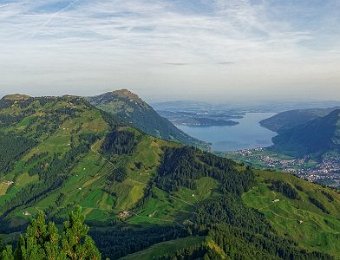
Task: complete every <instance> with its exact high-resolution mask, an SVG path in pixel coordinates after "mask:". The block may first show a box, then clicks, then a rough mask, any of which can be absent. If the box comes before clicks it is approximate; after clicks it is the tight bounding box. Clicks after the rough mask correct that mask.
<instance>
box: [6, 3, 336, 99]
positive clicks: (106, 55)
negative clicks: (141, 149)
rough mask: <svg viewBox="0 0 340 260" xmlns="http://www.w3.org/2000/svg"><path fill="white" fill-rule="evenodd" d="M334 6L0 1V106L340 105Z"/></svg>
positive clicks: (316, 4)
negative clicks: (134, 97)
mask: <svg viewBox="0 0 340 260" xmlns="http://www.w3.org/2000/svg"><path fill="white" fill-rule="evenodd" d="M339 25H340V1H339V0H253V1H251V0H215V1H214V0H98V1H97V0H74V1H69V0H61V1H57V0H27V1H26V0H22V1H19V0H0V96H1V95H4V94H7V93H13V92H21V93H28V94H32V95H61V94H65V93H69V94H79V95H92V94H98V93H101V92H106V91H110V90H114V89H118V88H129V89H131V90H133V91H135V92H137V93H138V94H140V95H141V96H142V97H147V98H149V99H150V98H151V99H162V100H164V99H167V98H169V99H194V98H197V99H200V100H220V101H223V100H225V101H228V100H229V101H230V100H239V99H245V100H247V99H252V100H254V99H270V98H275V99H281V98H283V99H286V98H294V99H296V98H305V99H333V100H334V99H337V100H340V26H339Z"/></svg>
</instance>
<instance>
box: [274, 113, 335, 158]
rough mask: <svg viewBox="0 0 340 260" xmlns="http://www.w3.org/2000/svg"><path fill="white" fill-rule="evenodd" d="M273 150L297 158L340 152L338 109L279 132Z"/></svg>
mask: <svg viewBox="0 0 340 260" xmlns="http://www.w3.org/2000/svg"><path fill="white" fill-rule="evenodd" d="M273 143H274V146H273V149H275V150H278V151H281V152H283V153H287V154H291V155H293V156H297V157H303V156H306V155H316V156H320V155H322V154H325V153H327V152H330V151H335V152H340V109H336V110H334V111H333V112H331V113H330V114H328V115H327V116H324V117H319V118H316V119H314V120H311V121H308V122H307V123H304V124H300V125H298V126H296V127H293V128H290V129H287V130H281V131H280V133H279V135H278V136H276V137H274V138H273Z"/></svg>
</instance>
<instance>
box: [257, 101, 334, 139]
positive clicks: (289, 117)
mask: <svg viewBox="0 0 340 260" xmlns="http://www.w3.org/2000/svg"><path fill="white" fill-rule="evenodd" d="M336 109H337V108H336V107H334V108H315V109H296V110H290V111H285V112H281V113H278V114H277V115H274V116H272V117H270V118H268V119H265V120H262V121H261V122H260V124H261V125H262V126H263V127H266V128H268V129H269V130H272V131H274V132H278V133H280V132H283V131H285V130H288V129H291V128H294V127H296V126H299V125H303V124H305V123H307V122H309V121H312V120H314V119H317V118H320V117H324V116H326V115H328V114H329V113H331V112H332V111H334V110H336Z"/></svg>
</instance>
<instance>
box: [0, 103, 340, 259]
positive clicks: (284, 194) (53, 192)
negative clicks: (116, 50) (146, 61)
mask: <svg viewBox="0 0 340 260" xmlns="http://www.w3.org/2000/svg"><path fill="white" fill-rule="evenodd" d="M0 137H1V138H0V142H1V144H2V145H1V146H0V149H1V151H0V234H1V235H0V238H2V239H3V241H4V242H5V243H11V241H13V240H15V239H16V238H17V236H18V233H17V232H20V231H23V230H24V229H25V228H26V226H27V224H28V223H29V222H30V220H31V219H32V218H33V217H35V216H36V215H37V214H38V212H40V211H44V212H45V213H46V215H47V218H48V219H50V220H53V221H54V222H55V223H56V224H57V225H58V224H61V223H63V222H64V221H65V220H67V218H68V213H69V212H70V211H72V210H73V209H74V207H75V206H76V205H80V206H81V208H82V209H83V213H84V215H85V216H86V223H87V224H88V225H89V226H90V232H89V234H90V235H91V237H92V238H93V239H94V241H95V243H96V245H97V246H98V248H99V250H100V251H101V255H102V257H103V258H105V257H110V258H111V259H117V258H120V257H125V258H127V259H150V258H152V257H156V258H162V259H173V258H176V257H177V258H178V259H183V258H186V259H194V258H203V257H204V258H205V259H219V258H222V259H223V258H225V259H228V258H233V259H263V258H269V259H280V258H282V259H332V257H337V256H339V251H340V248H339V244H338V240H339V238H340V237H339V236H340V235H339V234H340V212H339V209H340V195H339V194H338V193H337V192H335V191H333V190H330V189H329V188H323V187H321V186H318V185H314V184H311V183H308V182H306V181H303V180H300V179H297V178H296V177H293V176H290V175H285V174H284V175H283V174H280V173H271V172H257V171H254V170H252V169H251V168H249V167H244V166H241V165H238V164H236V163H235V162H233V161H230V160H227V159H224V158H220V157H217V156H215V155H213V154H210V153H207V152H204V151H202V150H200V149H197V148H193V147H186V146H183V145H181V144H179V143H177V142H169V141H164V140H161V139H157V138H155V137H152V136H149V135H146V134H144V133H142V132H140V131H139V130H136V129H134V128H132V127H131V126H127V125H126V124H125V121H122V120H121V118H120V117H117V116H112V115H111V114H108V113H106V112H103V111H101V110H99V109H97V108H95V107H93V106H92V105H90V104H89V103H88V102H87V101H85V100H84V99H82V98H80V97H72V96H65V97H39V98H31V97H27V96H11V97H6V98H4V99H2V100H1V101H0ZM276 200H279V201H276ZM274 201H276V202H275V203H274ZM290 213H291V215H290V216H288V215H289V214H290ZM301 221H302V222H301ZM286 227H287V228H288V231H285V228H286ZM292 230H294V232H289V231H292ZM0 247H1V246H0Z"/></svg>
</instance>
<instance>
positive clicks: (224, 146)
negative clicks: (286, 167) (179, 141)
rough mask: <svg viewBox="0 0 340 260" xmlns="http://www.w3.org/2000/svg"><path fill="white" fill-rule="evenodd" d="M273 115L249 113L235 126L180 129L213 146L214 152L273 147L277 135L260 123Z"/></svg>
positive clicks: (180, 126) (184, 127) (183, 127)
mask: <svg viewBox="0 0 340 260" xmlns="http://www.w3.org/2000/svg"><path fill="white" fill-rule="evenodd" d="M273 115H275V114H273V113H247V114H246V115H245V116H244V117H243V118H242V119H238V120H235V121H238V122H239V124H238V125H235V126H210V127H189V126H183V125H179V126H177V127H178V128H179V129H181V130H182V131H184V132H185V133H187V134H189V135H191V136H193V137H196V138H198V139H200V140H202V141H205V142H209V143H211V144H212V150H213V151H220V152H226V151H237V150H242V149H251V148H257V147H266V146H270V145H272V138H273V137H274V136H275V135H276V133H274V132H272V131H270V130H268V129H266V128H264V127H261V126H260V124H259V122H260V121H261V120H263V119H266V118H269V117H272V116H273Z"/></svg>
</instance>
